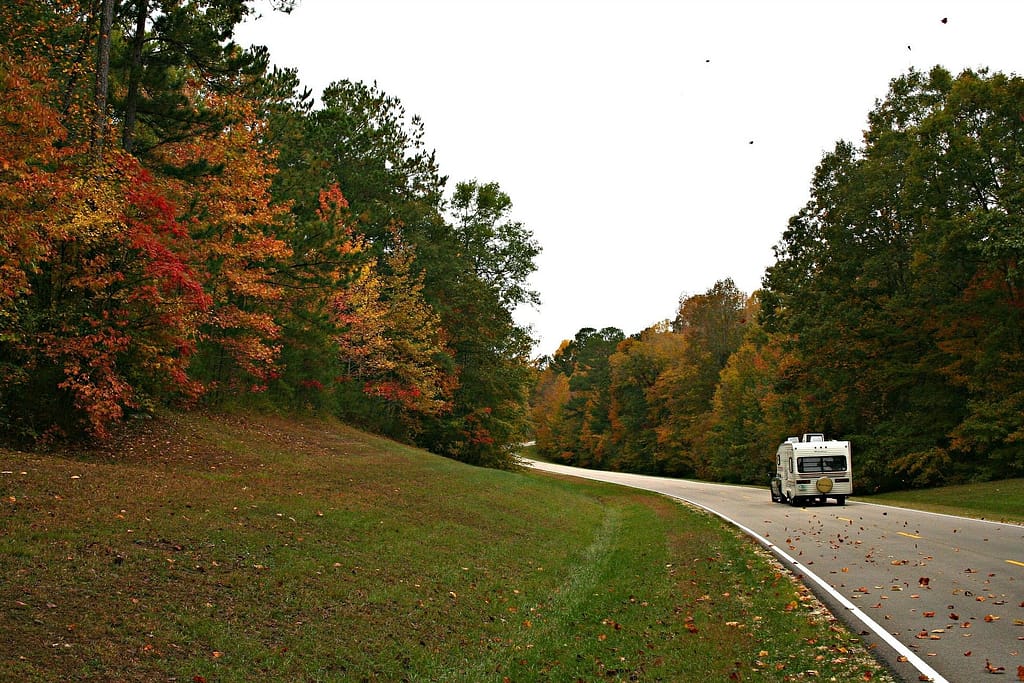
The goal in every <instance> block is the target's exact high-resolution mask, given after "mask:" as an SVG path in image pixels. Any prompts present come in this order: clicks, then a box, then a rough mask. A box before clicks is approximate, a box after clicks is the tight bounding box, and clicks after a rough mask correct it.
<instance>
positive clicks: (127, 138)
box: [121, 0, 149, 152]
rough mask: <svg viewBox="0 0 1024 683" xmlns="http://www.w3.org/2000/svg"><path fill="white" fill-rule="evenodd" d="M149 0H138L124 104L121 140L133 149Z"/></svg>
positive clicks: (128, 148) (129, 148) (129, 149)
mask: <svg viewBox="0 0 1024 683" xmlns="http://www.w3.org/2000/svg"><path fill="white" fill-rule="evenodd" d="M148 17H149V0H138V5H137V8H136V14H135V35H134V36H132V62H131V68H130V71H129V73H128V95H127V97H126V98H125V104H124V130H123V131H122V132H121V142H122V144H123V145H124V148H125V150H127V151H128V152H131V151H132V147H133V146H134V144H135V123H136V121H137V120H138V112H139V83H140V82H141V81H142V46H143V45H144V44H145V42H146V19H147V18H148Z"/></svg>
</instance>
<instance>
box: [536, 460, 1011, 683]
mask: <svg viewBox="0 0 1024 683" xmlns="http://www.w3.org/2000/svg"><path fill="white" fill-rule="evenodd" d="M525 462H526V464H528V465H532V466H533V467H534V468H535V469H538V470H544V471H549V472H554V473H559V474H566V475H570V476H576V477H585V478H588V479H596V480H599V481H607V482H612V483H617V484H622V485H625V486H632V487H634V488H641V489H646V490H650V491H656V492H658V493H663V494H665V495H668V496H671V497H674V498H679V499H682V500H684V501H687V502H689V503H691V504H694V505H697V506H699V507H702V508H705V509H707V510H709V511H711V512H713V513H715V514H717V515H719V516H721V517H724V518H725V519H726V520H727V521H729V522H731V523H733V524H736V525H737V526H739V527H740V528H741V529H743V530H744V531H745V532H746V533H748V534H750V535H752V536H753V537H754V538H755V539H757V540H758V541H759V542H760V543H762V544H763V545H765V546H766V547H768V548H769V549H770V550H771V551H772V552H773V553H775V554H776V555H777V556H778V557H779V559H780V560H782V562H783V564H786V565H787V566H788V567H789V568H790V569H791V570H792V571H793V572H794V573H795V574H796V575H797V576H798V577H799V578H800V579H801V580H802V581H803V582H804V583H805V584H807V586H808V587H809V588H811V589H812V590H813V591H814V592H815V593H816V594H817V595H818V597H819V598H821V599H822V600H823V602H825V603H826V605H828V607H829V608H830V609H831V610H832V611H833V613H834V614H836V616H838V617H840V618H841V619H843V620H844V621H845V622H846V623H847V624H848V625H849V627H850V628H851V629H852V630H853V632H854V633H860V634H861V635H862V637H863V639H864V641H865V642H866V643H867V644H869V645H873V646H874V649H875V651H876V652H877V653H878V655H879V657H880V658H882V659H883V660H885V661H886V662H887V663H888V664H889V666H890V668H891V669H892V670H893V672H894V673H895V674H896V675H897V676H899V677H901V678H902V679H903V680H906V681H921V680H931V681H935V682H936V683H943V682H944V681H945V682H949V683H960V682H961V681H963V682H968V681H988V680H999V679H990V678H989V676H990V675H997V676H1004V677H1005V678H1003V680H1007V679H1009V680H1024V656H1022V653H1024V526H1021V525H1018V524H1010V523H1000V522H991V521H985V520H975V519H967V518H964V517H952V516H948V515H936V514H932V513H927V512H918V511H914V510H906V509H903V508H896V507H888V506H883V505H875V504H871V503H865V502H861V501H859V500H857V498H856V497H854V498H852V499H850V500H848V501H847V504H846V505H845V506H838V505H835V504H834V503H829V504H827V505H817V506H807V507H796V508H794V507H791V506H789V505H786V504H780V503H773V502H771V497H770V495H769V493H768V489H767V487H766V488H752V487H744V486H727V485H721V484H709V483H706V482H697V481H689V480H683V479H669V478H664V477H651V476H644V475H635V474H625V473H621V472H601V471H597V470H585V469H580V468H575V467H566V466H564V465H553V464H549V463H542V462H539V461H533V460H526V461H525ZM854 493H856V491H855V492H854ZM1007 495H1018V496H1019V495H1024V491H1007ZM1019 667H1020V668H1019Z"/></svg>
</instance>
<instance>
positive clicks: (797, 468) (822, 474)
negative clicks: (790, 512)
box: [771, 434, 853, 506]
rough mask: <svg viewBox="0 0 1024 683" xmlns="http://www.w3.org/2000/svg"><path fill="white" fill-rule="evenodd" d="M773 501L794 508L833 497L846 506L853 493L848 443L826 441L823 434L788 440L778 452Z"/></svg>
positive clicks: (776, 453)
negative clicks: (787, 504) (847, 499)
mask: <svg viewBox="0 0 1024 683" xmlns="http://www.w3.org/2000/svg"><path fill="white" fill-rule="evenodd" d="M771 489H772V502H774V503H789V504H790V505H793V506H798V505H801V504H806V503H811V502H816V503H824V502H825V501H826V499H828V498H834V499H835V501H836V503H838V504H839V505H846V497H847V496H849V495H850V494H852V493H853V463H852V461H851V459H850V442H849V441H826V440H825V435H824V434H804V435H803V436H791V437H789V438H788V439H786V440H785V441H784V442H783V443H782V445H780V446H779V449H778V450H777V451H776V452H775V476H774V477H772V480H771Z"/></svg>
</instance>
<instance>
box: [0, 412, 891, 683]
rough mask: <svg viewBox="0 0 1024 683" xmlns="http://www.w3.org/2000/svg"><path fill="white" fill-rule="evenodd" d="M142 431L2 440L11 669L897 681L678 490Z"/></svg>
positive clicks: (14, 675)
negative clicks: (6, 446)
mask: <svg viewBox="0 0 1024 683" xmlns="http://www.w3.org/2000/svg"><path fill="white" fill-rule="evenodd" d="M136 427H137V428H136V429H134V430H133V431H132V432H131V433H126V434H124V435H121V436H120V437H119V438H118V439H117V440H115V441H114V442H113V443H112V444H111V445H110V446H109V447H108V448H107V449H106V451H104V452H100V453H96V452H92V453H77V452H69V453H64V454H60V455H40V454H28V453H18V452H13V451H3V450H0V470H3V471H4V472H6V473H5V474H0V576H2V578H3V581H2V582H0V605H2V609H0V632H2V633H3V638H0V680H18V681H65V680H101V681H153V680H171V679H174V680H178V681H192V682H201V681H252V680H275V681H276V680H280V681H297V680H302V681H456V682H457V681H465V682H467V683H468V682H470V681H499V682H501V681H506V680H507V681H524V682H529V681H544V680H550V681H599V680H600V681H679V680H699V679H702V678H703V679H707V680H730V677H733V679H737V680H750V679H760V680H772V681H776V680H800V679H803V678H823V679H824V680H829V679H830V678H833V677H834V679H835V680H862V679H863V677H864V674H865V672H867V671H870V672H872V674H873V680H876V681H879V680H891V678H889V676H888V674H887V673H886V672H885V671H884V670H882V668H881V667H880V666H879V665H878V664H877V663H876V662H875V661H874V660H873V659H871V658H870V656H869V655H868V654H866V653H865V651H864V648H863V646H862V645H861V643H860V641H859V639H858V638H857V637H856V636H854V635H851V634H850V633H849V632H848V631H846V630H845V629H843V628H842V627H841V626H840V625H838V623H837V622H835V620H834V619H832V618H831V617H830V615H828V614H827V613H826V612H824V611H823V610H822V609H821V606H820V604H819V603H817V601H816V600H814V599H813V597H812V596H811V595H810V594H809V593H808V592H807V591H806V590H805V589H803V588H802V587H801V586H799V585H798V584H796V583H794V581H793V580H792V579H791V578H790V576H789V575H788V574H787V573H786V572H784V571H782V570H781V569H780V568H779V566H778V565H777V564H776V563H774V562H773V561H772V560H771V559H770V557H768V556H767V555H766V554H765V553H764V552H762V551H761V550H760V549H759V548H757V547H756V546H755V545H754V544H753V543H751V542H750V541H748V540H747V539H746V538H744V537H742V536H741V535H740V534H738V533H737V532H735V531H733V530H730V529H726V528H723V526H722V525H721V524H720V523H719V522H718V521H717V520H715V519H714V518H712V517H710V516H708V515H706V514H704V513H701V512H697V511H694V510H691V509H689V508H686V507H684V506H682V505H680V504H678V503H675V502H673V501H670V500H669V499H667V498H664V497H661V496H657V495H653V494H646V493H643V492H639V491H636V490H633V489H626V488H620V487H614V486H611V485H607V484H601V483H597V482H585V481H579V480H571V479H568V478H561V477H555V476H551V475H544V474H541V473H531V472H499V471H494V470H486V469H479V468H472V467H468V466H465V465H461V464H459V463H455V462H452V461H449V460H445V459H442V458H437V457H434V456H431V455H428V454H425V453H424V452H422V451H419V450H415V449H412V448H407V447H404V446H400V445H397V444H394V443H392V442H389V441H386V440H383V439H378V438H375V437H372V436H368V435H366V434H363V433H360V432H356V431H354V430H351V429H348V428H346V427H344V426H340V425H337V424H332V423H324V422H311V421H310V422H298V421H288V420H284V419H281V418H243V417H233V418H231V417H201V416H195V415H193V416H187V417H182V416H169V417H167V418H165V419H162V420H157V421H152V422H142V423H138V424H137V425H136ZM812 671H813V672H816V673H817V675H812V674H811V673H809V672H812Z"/></svg>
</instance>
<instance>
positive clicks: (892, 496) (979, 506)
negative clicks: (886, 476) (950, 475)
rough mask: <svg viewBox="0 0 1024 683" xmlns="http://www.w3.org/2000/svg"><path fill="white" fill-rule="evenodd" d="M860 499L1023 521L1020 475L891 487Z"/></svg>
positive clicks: (944, 512) (994, 518) (1022, 481)
mask: <svg viewBox="0 0 1024 683" xmlns="http://www.w3.org/2000/svg"><path fill="white" fill-rule="evenodd" d="M862 500H864V501H866V502H869V503H879V504H881V505H896V506H899V507H908V508H914V509H916V510H927V511H929V512H940V513H943V514H947V515H959V516H963V517H976V518H979V519H988V520H993V521H999V522H1018V523H1022V524H1024V479H1004V480H1002V481H989V482H984V483H979V484H963V485H960V486H942V487H939V488H933V489H922V490H918V491H895V492H892V493H880V494H878V495H874V496H865V497H864V498H862Z"/></svg>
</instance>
